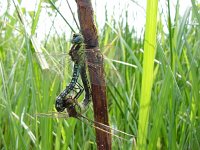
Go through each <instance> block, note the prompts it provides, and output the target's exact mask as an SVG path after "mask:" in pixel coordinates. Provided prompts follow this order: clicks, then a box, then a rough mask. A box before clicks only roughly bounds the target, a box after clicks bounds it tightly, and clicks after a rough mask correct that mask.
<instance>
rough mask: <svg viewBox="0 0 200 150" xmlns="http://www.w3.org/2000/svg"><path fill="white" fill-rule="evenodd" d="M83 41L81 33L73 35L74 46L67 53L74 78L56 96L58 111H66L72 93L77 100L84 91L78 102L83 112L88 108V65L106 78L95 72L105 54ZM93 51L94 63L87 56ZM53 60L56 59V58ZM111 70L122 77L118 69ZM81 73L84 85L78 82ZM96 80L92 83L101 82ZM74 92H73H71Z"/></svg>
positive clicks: (100, 77)
mask: <svg viewBox="0 0 200 150" xmlns="http://www.w3.org/2000/svg"><path fill="white" fill-rule="evenodd" d="M83 41H84V39H83V36H82V35H81V34H79V33H75V34H74V35H73V37H72V40H71V43H72V46H71V49H70V50H69V53H68V54H67V55H68V56H69V57H70V60H71V61H72V62H73V63H74V66H73V73H72V79H71V81H70V83H69V84H68V85H67V86H66V88H65V89H64V90H63V91H62V92H61V93H60V94H59V95H58V96H57V98H56V103H55V107H56V110H57V111H58V112H62V111H64V109H66V108H67V107H68V106H69V105H70V104H71V102H68V101H67V100H68V99H69V98H71V97H72V96H71V95H74V96H73V97H72V99H74V100H76V102H77V99H78V98H79V97H80V95H81V94H82V93H83V92H84V91H85V97H84V100H83V101H82V102H81V103H77V104H78V105H79V108H80V109H81V110H82V112H85V110H86V109H87V108H88V104H89V103H90V101H91V88H90V84H89V80H88V77H87V72H86V66H87V67H88V68H89V69H90V71H93V72H94V73H95V75H96V78H97V79H100V80H104V76H99V74H98V72H95V70H96V68H97V67H101V65H102V63H103V59H104V56H103V55H102V54H101V52H100V50H99V49H97V48H93V49H84V44H83ZM91 53H94V54H95V55H93V56H95V57H96V59H95V61H93V62H92V63H91V61H89V58H87V54H91ZM48 56H49V55H48ZM52 57H53V56H51V57H50V58H52ZM51 60H52V61H54V59H51ZM113 67H114V66H113ZM111 72H116V75H117V76H118V78H119V79H121V76H120V75H119V74H118V72H117V71H113V70H112V71H111ZM79 75H80V76H81V80H82V85H83V86H82V85H81V84H79V82H78V78H79ZM95 81H97V80H93V82H92V84H99V83H101V82H95ZM116 81H121V80H116ZM121 83H122V81H121ZM72 92H73V94H71V93H72ZM70 94H71V95H70Z"/></svg>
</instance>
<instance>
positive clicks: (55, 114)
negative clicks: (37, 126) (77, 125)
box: [35, 112, 69, 119]
mask: <svg viewBox="0 0 200 150" xmlns="http://www.w3.org/2000/svg"><path fill="white" fill-rule="evenodd" d="M35 116H37V117H44V118H65V119H66V118H69V114H68V113H59V112H48V113H36V114H35Z"/></svg>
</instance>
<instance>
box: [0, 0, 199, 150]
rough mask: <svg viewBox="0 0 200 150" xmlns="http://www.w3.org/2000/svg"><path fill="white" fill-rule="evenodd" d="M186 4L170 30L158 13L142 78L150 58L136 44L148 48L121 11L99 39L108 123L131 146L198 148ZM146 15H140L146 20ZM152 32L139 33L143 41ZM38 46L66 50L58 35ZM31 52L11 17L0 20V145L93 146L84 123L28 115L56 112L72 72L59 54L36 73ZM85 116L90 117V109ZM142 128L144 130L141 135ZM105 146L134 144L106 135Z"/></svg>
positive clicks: (194, 52) (192, 32) (194, 53)
mask: <svg viewBox="0 0 200 150" xmlns="http://www.w3.org/2000/svg"><path fill="white" fill-rule="evenodd" d="M177 5H178V4H177ZM192 5H193V7H192V8H189V9H187V10H186V11H185V14H184V15H183V16H182V17H181V16H179V14H178V12H179V7H178V6H177V7H176V17H175V19H174V21H172V18H170V16H169V18H168V19H170V20H171V25H165V23H164V22H163V21H162V20H161V19H160V18H162V17H161V16H162V14H159V16H158V19H159V21H158V23H157V48H156V53H155V60H154V68H153V72H152V71H148V72H147V73H144V72H145V69H148V67H149V69H150V68H151V69H152V66H153V64H152V60H153V55H154V54H153V53H151V54H150V55H146V54H145V52H144V54H143V50H142V49H143V47H144V49H145V50H146V44H149V43H145V42H144V41H143V38H142V39H140V38H138V37H136V33H135V30H134V28H133V27H130V26H128V23H127V19H128V12H126V14H127V16H126V17H125V18H123V19H122V20H119V21H116V20H112V21H108V20H107V23H106V24H105V26H104V28H103V31H102V32H101V33H100V35H99V42H100V47H101V50H102V53H103V54H104V55H105V73H106V80H107V82H106V83H107V100H108V107H109V120H110V125H111V127H113V128H117V129H119V130H122V131H124V132H127V133H130V134H133V135H135V136H136V141H138V142H139V141H140V139H142V142H141V143H142V146H145V147H146V149H150V150H151V149H152V150H154V149H193V150H197V149H198V148H199V147H200V138H199V137H200V126H199V124H200V117H199V113H200V103H199V97H200V87H199V86H200V66H199V65H200V51H199V44H200V28H199V17H200V15H199V7H198V6H197V4H195V2H194V1H192ZM41 9H42V8H41V5H39V8H37V11H36V12H34V13H33V14H32V15H31V16H32V19H33V22H32V25H31V33H32V34H34V33H35V30H36V28H37V26H38V18H39V16H40V11H41ZM169 9H170V7H169ZM151 15H153V14H152V13H149V15H148V16H147V17H148V18H152V17H153V16H151ZM97 17H98V16H97ZM124 23H125V25H124ZM166 26H167V27H168V31H169V32H167V33H166V32H165V31H164V28H165V27H166ZM151 27H152V26H151ZM151 27H149V28H146V29H145V36H147V33H148V32H149V31H152V29H151ZM152 36H153V35H152ZM145 40H146V38H145ZM151 40H154V39H153V37H152V39H151ZM148 41H150V40H148ZM43 43H45V44H44V48H45V49H46V51H45V53H47V52H48V53H51V52H53V53H61V54H63V53H66V52H68V51H67V50H69V48H70V43H69V42H66V39H65V36H62V35H61V36H60V37H57V36H53V37H51V36H50V37H49V36H47V37H46V38H45V39H44V41H43ZM153 44H154V43H153ZM35 47H37V45H36V46H35ZM35 47H34V46H33V45H32V42H31V38H30V37H29V36H28V35H27V34H26V33H25V29H24V26H23V25H22V24H21V23H20V21H19V19H18V16H17V13H16V12H15V13H14V15H13V16H10V15H9V14H7V13H6V14H4V16H1V17H0V111H1V113H0V148H1V149H63V150H66V149H81V150H82V149H85V150H87V149H96V141H95V130H94V129H93V128H92V127H90V126H88V125H87V124H84V123H82V122H80V121H78V120H77V119H74V118H68V119H59V118H54V119H52V118H39V117H35V114H36V113H42V112H43V113H47V112H50V111H55V108H54V103H55V98H56V96H57V95H58V94H59V93H60V91H62V90H63V89H64V88H65V86H66V84H67V83H69V81H70V78H71V70H72V66H71V63H70V62H68V60H67V59H66V57H65V56H66V55H62V56H61V55H59V57H56V55H51V56H49V55H45V56H47V59H49V60H50V61H48V62H51V63H49V65H50V69H49V70H42V69H41V68H40V65H39V63H38V62H37V59H36V57H35V53H34V48H35ZM153 48H155V47H153ZM45 49H43V50H45ZM47 50H48V51H47ZM61 57H62V58H64V59H60V58H61ZM150 57H151V64H150V63H148V64H146V65H143V59H150ZM58 58H59V59H58ZM109 58H111V59H115V60H111V59H109ZM60 60H61V61H60ZM172 60H173V61H172ZM148 76H151V79H149V81H148V80H147V81H146V82H145V83H146V84H147V83H148V82H149V85H148V84H147V85H146V84H145V85H144V84H142V81H143V80H145V78H146V77H148ZM146 79H148V78H146ZM151 84H152V86H151ZM142 86H143V87H142ZM146 86H149V88H150V87H151V88H150V89H149V88H148V87H146ZM143 88H148V91H146V90H144V89H143ZM146 92H151V96H150V97H145V96H144V94H145V93H146ZM81 98H83V97H81ZM144 99H148V105H147V109H148V112H147V113H144V111H143V108H142V107H141V106H142V105H143V100H144ZM84 115H86V116H87V117H88V118H91V119H92V118H93V111H92V106H91V107H90V108H89V110H88V112H86V114H84ZM139 118H140V119H139ZM147 118H148V119H147ZM142 119H144V120H142ZM144 128H145V129H146V131H145V132H146V133H145V134H140V132H143V129H144ZM113 133H115V132H113ZM138 133H139V137H138ZM122 137H123V138H127V139H128V137H127V136H122ZM112 141H113V143H112V147H113V149H133V148H135V146H136V145H134V144H133V143H134V142H133V141H134V140H133V139H129V141H124V140H120V139H119V138H117V137H113V140H112ZM139 143H140V142H139ZM141 143H140V144H141ZM137 144H138V143H137ZM143 144H144V145H143Z"/></svg>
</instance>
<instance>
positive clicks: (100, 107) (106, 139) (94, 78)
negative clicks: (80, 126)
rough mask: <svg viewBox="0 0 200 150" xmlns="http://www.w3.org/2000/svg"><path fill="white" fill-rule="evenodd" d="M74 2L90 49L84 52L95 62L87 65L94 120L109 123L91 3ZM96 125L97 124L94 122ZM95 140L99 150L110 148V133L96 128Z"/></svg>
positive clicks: (108, 149)
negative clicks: (92, 65)
mask: <svg viewBox="0 0 200 150" xmlns="http://www.w3.org/2000/svg"><path fill="white" fill-rule="evenodd" d="M76 2H77V7H78V17H79V23H80V27H81V33H82V35H83V37H84V43H85V45H86V49H90V50H91V52H90V53H88V52H87V53H86V57H87V59H88V61H89V62H90V63H91V64H96V65H95V66H94V67H88V70H89V75H90V81H91V88H92V101H93V109H94V120H95V121H97V122H100V123H103V124H106V125H109V123H108V110H107V99H106V84H105V77H104V68H103V57H102V55H101V53H100V50H99V43H98V35H97V29H96V26H95V24H94V19H93V8H92V4H91V1H90V0H76ZM96 126H98V124H96ZM108 131H109V130H108ZM109 132H110V131H109ZM96 142H97V148H98V149H99V150H110V149H111V135H110V134H108V133H105V132H102V131H100V130H98V129H96Z"/></svg>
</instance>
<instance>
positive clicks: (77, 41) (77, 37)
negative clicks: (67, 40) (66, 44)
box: [71, 33, 84, 44]
mask: <svg viewBox="0 0 200 150" xmlns="http://www.w3.org/2000/svg"><path fill="white" fill-rule="evenodd" d="M83 41H84V39H83V36H82V35H81V34H79V33H75V34H74V35H73V39H72V41H71V42H72V44H81V43H83Z"/></svg>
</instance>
